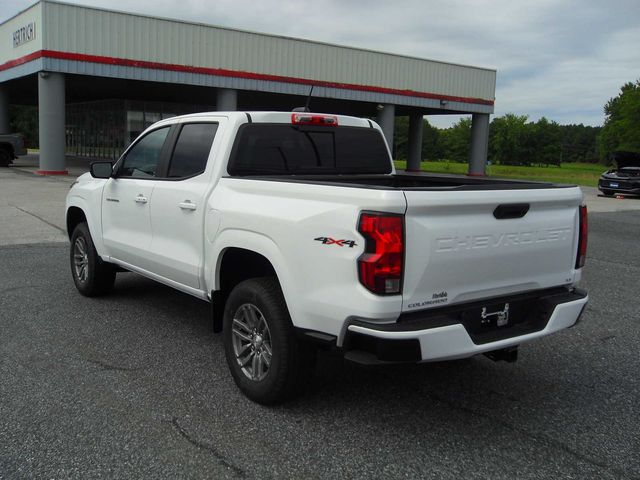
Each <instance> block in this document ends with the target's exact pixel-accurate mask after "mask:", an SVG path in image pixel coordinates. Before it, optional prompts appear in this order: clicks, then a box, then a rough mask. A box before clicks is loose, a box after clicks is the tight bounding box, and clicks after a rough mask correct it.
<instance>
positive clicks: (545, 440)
mask: <svg viewBox="0 0 640 480" xmlns="http://www.w3.org/2000/svg"><path fill="white" fill-rule="evenodd" d="M427 395H428V396H429V397H431V398H432V399H433V400H436V401H437V402H440V403H443V404H445V405H447V406H448V407H449V408H453V409H456V410H460V411H462V412H465V413H468V414H471V415H476V416H478V417H481V418H484V419H486V420H490V421H491V422H494V423H497V424H498V425H500V426H502V427H503V428H506V429H508V430H512V431H514V432H517V433H519V434H521V435H523V436H525V437H527V438H529V439H531V440H534V441H536V442H538V443H542V444H543V445H545V446H553V447H554V448H558V449H560V450H562V451H563V452H565V453H566V454H568V455H571V456H572V457H574V458H576V459H578V460H581V461H583V462H585V463H588V464H589V465H592V466H595V467H599V468H601V469H603V470H607V471H610V472H612V473H614V474H616V475H618V476H619V477H620V478H624V479H628V478H637V477H633V476H632V474H631V472H627V471H625V470H622V469H619V468H616V467H614V466H612V465H609V464H608V463H606V462H605V461H603V460H598V459H596V458H594V457H593V456H590V455H587V454H582V453H580V452H577V451H575V450H573V449H572V448H571V447H569V446H568V445H566V444H564V443H562V442H560V441H558V440H555V439H553V438H550V437H548V436H546V435H543V434H537V433H533V432H530V431H528V430H525V429H524V428H520V427H517V426H515V425H512V424H510V423H508V422H505V421H504V420H501V419H499V418H496V417H494V416H492V415H487V414H486V413H483V412H480V411H478V410H475V409H473V408H469V407H464V406H462V405H457V404H455V403H454V402H452V401H450V400H447V399H446V398H444V397H441V396H440V395H437V394H435V393H431V392H428V393H427Z"/></svg>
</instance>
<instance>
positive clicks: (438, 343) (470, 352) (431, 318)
mask: <svg viewBox="0 0 640 480" xmlns="http://www.w3.org/2000/svg"><path fill="white" fill-rule="evenodd" d="M505 301H506V302H509V301H510V299H508V298H506V299H500V302H498V303H504V302H505ZM529 301H533V302H535V304H536V308H538V306H539V307H540V308H539V311H536V312H534V313H533V314H532V315H529V317H532V318H528V319H527V320H526V321H522V322H521V323H519V324H518V323H516V324H515V325H512V326H505V327H493V328H492V331H491V332H488V334H489V336H488V337H487V334H483V333H480V334H479V333H478V331H477V328H476V327H471V326H470V325H469V324H468V323H465V322H463V321H460V318H462V317H463V316H464V315H465V313H466V312H469V311H472V310H473V309H474V308H475V305H473V306H470V307H469V308H468V309H467V308H465V307H461V308H459V309H457V310H455V311H453V312H446V313H445V314H442V315H433V314H431V313H430V312H425V317H424V318H423V319H420V318H417V319H416V318H413V319H412V320H411V321H410V322H407V323H408V324H407V323H405V324H403V323H396V324H391V325H389V324H387V325H374V324H367V323H366V322H364V321H357V322H352V323H351V324H350V325H349V326H348V327H347V336H346V340H345V344H344V347H345V350H346V354H345V355H346V357H347V358H351V359H352V360H355V361H360V362H361V363H384V362H400V361H405V362H406V361H410V362H428V361H440V360H454V359H459V358H466V357H471V356H474V355H478V354H480V353H485V352H490V351H493V350H500V349H503V348H508V347H513V346H517V345H519V344H521V343H525V342H530V341H532V340H535V339H537V338H541V337H544V336H546V335H550V334H552V333H554V332H557V331H559V330H563V329H565V328H569V327H571V326H573V325H575V324H576V323H577V322H578V321H579V319H580V316H581V314H582V312H583V310H584V308H585V306H586V304H587V301H588V296H587V293H586V292H584V291H581V290H577V289H576V290H573V291H565V292H562V293H557V292H554V293H552V294H545V295H542V296H539V297H537V298H534V299H529ZM489 303H491V304H496V301H491V302H489ZM414 317H415V315H414ZM447 318H448V319H449V320H448V322H447V320H446V319H447ZM456 319H457V322H456V323H453V322H454V321H455V320H456ZM443 323H449V324H443ZM434 324H435V325H438V324H439V326H429V327H427V325H434ZM425 327H426V328H425ZM473 328H476V331H475V332H473ZM523 332H526V333H523Z"/></svg>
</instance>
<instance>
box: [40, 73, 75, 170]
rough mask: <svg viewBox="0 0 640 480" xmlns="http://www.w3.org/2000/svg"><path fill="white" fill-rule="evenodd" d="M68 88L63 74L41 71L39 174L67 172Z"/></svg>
mask: <svg viewBox="0 0 640 480" xmlns="http://www.w3.org/2000/svg"><path fill="white" fill-rule="evenodd" d="M64 106H65V88H64V75H63V74H61V73H52V72H40V73H38V125H39V127H40V135H39V138H40V169H39V170H38V171H36V173H37V174H38V175H66V174H67V173H68V172H67V165H66V158H65V149H66V148H65V143H66V138H65V119H64Z"/></svg>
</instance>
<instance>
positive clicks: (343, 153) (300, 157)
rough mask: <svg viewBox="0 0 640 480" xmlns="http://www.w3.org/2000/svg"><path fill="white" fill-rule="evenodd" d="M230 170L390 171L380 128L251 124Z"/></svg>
mask: <svg viewBox="0 0 640 480" xmlns="http://www.w3.org/2000/svg"><path fill="white" fill-rule="evenodd" d="M228 170H229V173H230V174H231V175H278V174H298V175H301V174H306V175H309V174H325V175H326V174H331V173H340V174H343V173H351V174H356V173H361V174H376V173H379V174H388V173H391V161H390V159H389V154H388V153H387V148H386V146H385V143H384V140H383V139H382V135H381V134H380V132H379V131H378V130H376V129H373V128H361V127H316V126H313V127H312V126H296V125H286V124H259V123H254V124H247V125H243V126H242V127H240V130H239V132H238V136H237V138H236V142H235V144H234V147H233V151H232V153H231V159H230V160H229V167H228Z"/></svg>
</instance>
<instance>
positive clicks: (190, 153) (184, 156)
mask: <svg viewBox="0 0 640 480" xmlns="http://www.w3.org/2000/svg"><path fill="white" fill-rule="evenodd" d="M217 130H218V124H217V123H186V124H184V125H183V126H182V129H181V130H180V134H179V135H178V140H177V141H176V146H175V148H174V149H173V154H172V155H171V160H170V162H169V169H168V172H167V176H168V177H169V178H185V177H192V176H194V175H199V174H200V173H202V172H204V170H205V168H206V166H207V159H208V158H209V152H210V151H211V145H212V144H213V139H214V137H215V135H216V131H217Z"/></svg>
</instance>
